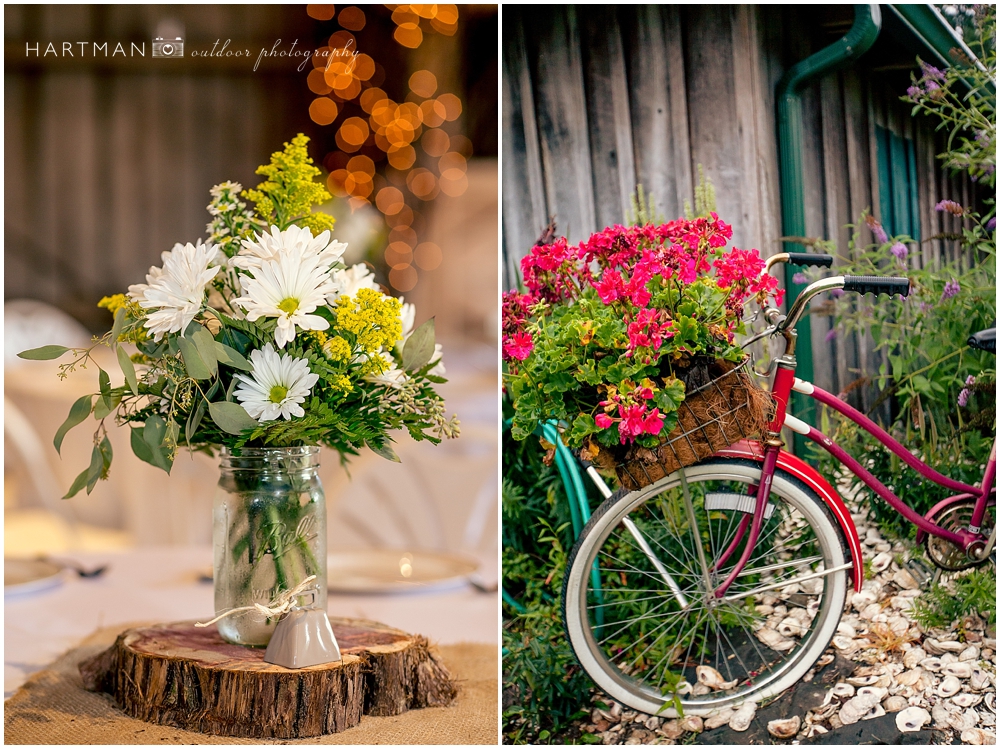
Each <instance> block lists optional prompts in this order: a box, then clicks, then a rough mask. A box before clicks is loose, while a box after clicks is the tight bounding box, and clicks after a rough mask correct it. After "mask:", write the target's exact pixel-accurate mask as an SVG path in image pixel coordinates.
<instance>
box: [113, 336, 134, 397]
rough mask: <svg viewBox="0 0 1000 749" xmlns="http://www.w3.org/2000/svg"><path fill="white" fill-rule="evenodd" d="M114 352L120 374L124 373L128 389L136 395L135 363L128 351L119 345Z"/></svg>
mask: <svg viewBox="0 0 1000 749" xmlns="http://www.w3.org/2000/svg"><path fill="white" fill-rule="evenodd" d="M116 354H117V355H118V366H119V367H121V368H122V374H123V375H125V382H127V383H128V386H129V389H130V390H131V391H132V395H138V394H139V380H138V378H137V377H136V376H135V365H134V364H133V363H132V360H131V359H130V358H129V356H128V352H127V351H125V349H123V348H122V347H121V346H118V347H117V349H116Z"/></svg>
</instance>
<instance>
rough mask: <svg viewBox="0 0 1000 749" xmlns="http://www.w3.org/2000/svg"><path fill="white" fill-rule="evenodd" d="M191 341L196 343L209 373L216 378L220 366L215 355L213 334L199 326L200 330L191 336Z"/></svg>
mask: <svg viewBox="0 0 1000 749" xmlns="http://www.w3.org/2000/svg"><path fill="white" fill-rule="evenodd" d="M191 340H192V341H194V345H195V347H196V348H197V349H198V355H199V356H200V357H201V360H202V361H203V362H205V366H206V367H208V371H209V372H211V373H212V377H215V375H216V374H218V371H219V364H218V359H217V358H216V355H215V339H214V338H213V337H212V334H211V333H209V332H208V330H207V329H206V328H205V327H204V326H202V325H199V326H198V329H197V330H195V331H194V332H193V333H192V334H191Z"/></svg>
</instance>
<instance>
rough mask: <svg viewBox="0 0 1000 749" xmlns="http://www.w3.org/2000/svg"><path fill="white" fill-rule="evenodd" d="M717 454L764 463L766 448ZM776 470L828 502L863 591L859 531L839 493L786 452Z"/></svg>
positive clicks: (750, 445)
mask: <svg viewBox="0 0 1000 749" xmlns="http://www.w3.org/2000/svg"><path fill="white" fill-rule="evenodd" d="M715 454H716V455H717V456H719V457H721V458H744V459H749V460H753V461H755V462H757V463H762V462H763V461H764V448H763V447H762V446H761V444H760V443H759V442H751V441H750V440H741V441H739V442H737V443H736V444H735V445H732V446H730V447H727V448H726V449H725V450H719V452H717V453H715ZM777 468H780V469H781V470H782V471H785V472H786V473H789V474H791V475H792V476H794V477H795V478H797V479H798V480H799V481H801V482H802V483H804V484H805V485H806V486H808V487H809V488H810V489H812V490H813V491H814V492H816V493H817V494H818V495H819V496H821V497H822V498H823V501H824V502H826V506H827V507H828V508H830V512H832V513H833V516H834V517H835V518H836V519H837V522H838V523H839V524H840V529H841V531H843V533H844V539H845V540H846V541H847V547H848V549H849V551H850V553H851V561H852V562H853V565H854V589H855V590H861V584H862V583H863V582H864V576H865V570H864V564H862V558H863V557H862V548H861V539H860V538H858V529H857V528H856V527H855V526H854V520H852V519H851V513H850V511H849V510H848V509H847V505H845V504H844V500H842V499H841V498H840V495H839V494H837V491H836V489H834V488H833V487H832V486H830V482H829V481H827V480H826V479H825V478H823V476H821V475H820V474H819V473H818V472H817V471H816V469H815V468H813V467H812V466H811V465H809V464H808V463H806V462H805V461H804V460H802V459H801V458H797V457H795V456H794V455H792V454H791V453H788V452H785V451H784V450H782V451H781V452H779V453H778V464H777Z"/></svg>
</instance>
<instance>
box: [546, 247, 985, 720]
mask: <svg viewBox="0 0 1000 749" xmlns="http://www.w3.org/2000/svg"><path fill="white" fill-rule="evenodd" d="M781 262H795V263H798V264H808V265H825V266H829V265H830V263H831V262H832V258H830V257H829V256H817V255H808V254H802V253H798V254H791V253H782V254H780V255H776V256H774V257H773V258H771V259H770V260H769V262H768V268H770V267H771V266H773V265H775V264H776V263H781ZM765 272H766V271H765ZM833 289H843V290H844V291H853V292H858V293H861V294H866V293H872V294H888V295H896V294H902V295H904V296H905V295H906V294H907V293H908V292H909V281H908V280H907V279H905V278H884V277H875V276H857V277H852V276H834V277H830V278H826V279H822V280H820V281H816V282H814V283H812V284H810V285H809V286H808V287H806V288H805V289H804V290H803V291H802V293H801V294H800V295H799V296H798V298H797V299H796V300H795V302H794V303H793V304H792V305H791V308H790V309H789V311H788V314H787V315H784V314H782V313H781V312H780V311H779V310H778V309H774V308H769V309H765V310H763V318H764V319H765V320H766V321H767V325H768V327H767V329H766V330H764V331H762V332H760V333H759V334H757V335H755V336H753V337H752V338H750V339H749V340H748V341H746V342H745V345H749V344H750V343H752V342H754V341H757V340H760V339H764V338H781V339H783V340H784V343H785V347H784V353H783V355H781V356H780V357H778V358H777V359H776V360H775V361H774V362H772V366H773V367H774V377H773V381H772V384H771V393H772V395H773V397H774V402H775V406H776V408H775V414H774V419H773V421H772V422H771V423H770V425H769V427H768V432H767V434H766V435H765V436H764V438H763V440H762V441H759V442H751V441H742V442H739V443H737V444H735V445H732V446H730V447H727V448H726V449H723V450H720V451H718V452H717V453H716V454H715V455H714V456H713V457H712V458H710V459H709V460H706V461H703V462H701V463H698V464H696V465H693V466H690V467H688V468H686V469H682V470H680V471H677V472H676V473H673V474H672V475H669V476H666V477H664V478H662V479H660V480H658V481H656V482H654V483H653V484H651V485H649V486H647V487H645V488H642V489H639V490H636V491H620V492H618V493H616V494H612V493H611V491H610V489H608V487H607V486H606V485H605V483H604V482H603V480H602V479H601V477H600V476H599V475H598V474H597V472H596V470H595V469H594V467H593V466H587V473H588V474H589V475H590V477H591V478H592V479H593V480H594V481H595V483H596V484H597V485H598V487H599V488H600V490H601V491H602V493H603V494H604V496H605V497H606V501H605V502H604V503H603V504H602V505H601V506H600V508H598V509H597V511H596V512H595V513H594V514H593V516H592V517H591V519H590V521H589V522H588V523H587V525H586V527H585V528H584V529H583V532H582V533H581V534H580V537H579V539H578V540H577V543H576V546H575V547H574V549H573V551H572V553H571V555H570V559H569V563H568V565H567V571H566V575H565V579H564V583H563V585H564V588H563V606H564V611H563V613H564V617H565V623H566V629H567V633H568V635H569V640H570V643H571V645H572V647H573V650H574V651H575V653H576V656H577V658H578V659H579V661H580V663H581V664H582V665H583V667H584V669H585V670H586V671H587V673H588V674H590V676H591V678H593V680H594V681H595V683H596V684H597V685H598V686H599V687H600V688H601V689H602V690H604V692H606V693H607V694H608V695H609V696H611V697H612V698H614V699H615V700H617V701H619V702H621V703H622V704H625V705H628V706H629V707H632V708H634V709H636V710H639V711H642V712H647V713H658V712H659V713H661V714H667V715H675V714H676V711H675V709H674V707H668V708H667V709H664V705H665V704H667V703H674V701H675V700H676V701H679V702H680V704H681V707H682V709H683V711H684V712H685V713H687V714H694V715H710V714H713V713H715V712H717V711H720V710H722V709H725V708H736V707H738V706H739V705H740V704H742V703H744V702H747V701H754V702H759V701H761V700H764V699H767V698H769V697H773V696H775V695H777V694H779V693H780V692H782V691H784V690H785V689H787V688H788V687H790V686H791V685H793V684H794V683H796V682H797V681H799V680H800V679H801V678H802V677H803V676H804V675H805V674H806V673H807V672H808V671H809V669H810V668H812V667H813V665H814V664H815V663H816V661H817V660H818V659H819V658H820V656H821V655H822V654H823V651H824V650H826V648H827V646H828V645H829V643H830V641H831V639H832V638H833V636H834V634H835V632H836V630H837V625H838V623H839V622H840V617H841V614H842V612H843V610H844V604H845V602H846V599H847V591H848V586H849V585H853V586H854V589H855V590H861V586H862V583H863V578H864V568H863V557H862V545H861V541H860V539H859V538H858V533H857V529H856V528H855V526H854V522H853V521H852V519H851V515H850V512H849V511H848V508H847V506H846V505H845V504H844V502H843V500H842V499H841V498H840V496H839V495H838V494H837V491H836V490H835V489H834V487H833V486H832V485H831V483H830V482H829V481H828V480H827V479H825V478H824V477H823V476H822V475H820V474H819V473H818V472H817V471H816V470H815V469H813V468H812V467H811V466H809V465H808V464H807V463H805V462H804V461H803V460H801V459H800V458H798V457H796V456H794V455H791V454H789V453H788V452H786V451H785V450H783V449H782V448H783V444H784V443H783V442H782V439H781V435H780V432H781V428H782V427H783V426H785V427H788V428H790V429H791V430H793V431H795V432H797V433H799V434H802V435H804V436H805V437H807V438H808V439H810V440H812V441H814V442H815V443H817V444H819V445H820V446H822V447H823V448H824V449H825V450H827V451H828V452H829V453H830V454H831V455H833V456H834V457H835V458H837V460H838V461H840V462H841V463H842V464H843V465H844V466H845V467H846V468H847V469H848V470H850V471H851V472H853V473H854V474H855V475H856V476H857V477H858V478H860V479H861V480H862V481H863V482H864V483H865V484H867V485H868V486H869V487H870V488H871V489H872V490H873V491H875V492H876V493H877V494H878V495H879V496H880V497H881V498H882V499H883V500H885V501H886V502H888V503H889V504H890V505H891V506H892V507H894V508H895V509H896V510H897V511H898V512H899V513H900V514H901V515H902V516H903V517H905V518H906V519H907V520H908V521H909V522H911V523H913V524H914V525H916V526H917V527H918V529H919V533H920V534H921V538H922V539H924V540H925V541H926V548H927V552H928V555H929V557H930V559H931V560H932V561H933V562H934V563H935V564H936V565H938V566H939V567H941V568H942V569H946V570H957V569H963V568H965V567H970V566H975V565H980V564H985V563H988V562H989V561H990V559H991V552H992V550H993V548H994V544H995V540H996V527H995V509H994V508H995V502H996V489H995V487H994V479H995V476H996V445H995V444H994V447H993V452H992V454H991V457H990V460H989V463H988V464H987V466H986V470H985V473H984V475H983V479H982V482H981V483H980V484H979V485H978V486H973V485H970V484H965V483H963V482H961V481H955V480H954V479H951V478H948V477H947V476H944V475H942V474H941V473H939V472H938V471H936V470H934V469H933V468H931V467H930V466H928V465H927V464H926V463H924V462H923V461H921V460H920V459H919V458H917V457H916V456H915V455H913V454H912V453H911V452H909V451H908V450H907V449H906V448H904V447H903V446H902V445H901V444H900V443H899V442H897V441H896V440H895V439H893V437H892V436H891V435H889V434H888V433H887V432H886V431H885V430H884V429H882V428H881V427H879V426H878V425H877V424H875V423H874V422H873V421H871V419H869V418H868V417H866V416H865V415H864V414H862V413H860V412H859V411H857V410H856V409H854V408H852V407H851V406H849V405H848V404H847V403H845V402H843V401H841V400H840V399H839V398H837V397H836V396H835V395H832V394H830V393H828V392H826V391H824V390H823V389H822V388H819V387H816V386H815V385H813V384H812V383H809V382H805V381H803V380H801V379H798V378H796V377H795V366H796V360H795V344H796V334H795V325H796V323H798V322H799V320H800V319H801V317H802V316H803V314H804V313H805V311H806V308H807V305H808V304H809V301H810V300H811V299H812V298H813V297H815V296H816V295H817V294H821V293H823V292H826V291H831V290H833ZM995 340H996V334H995V329H990V330H988V331H981V332H979V333H976V334H975V335H974V336H972V337H971V338H970V339H969V344H970V345H971V346H973V347H976V348H979V349H983V350H987V351H991V352H995ZM793 391H794V392H799V393H802V394H804V395H806V396H808V397H811V398H813V399H815V400H817V401H819V402H820V403H822V404H824V405H826V406H828V407H830V408H832V409H834V410H836V411H837V412H839V413H841V414H843V415H844V416H845V417H847V418H848V419H850V420H851V421H853V422H855V423H856V424H858V425H859V426H860V427H861V428H862V429H864V430H866V431H867V432H869V433H870V434H872V435H873V436H875V437H876V438H877V439H878V440H879V441H880V442H881V443H882V444H883V445H885V446H886V447H887V448H888V449H889V450H891V451H892V452H893V453H895V454H896V455H898V456H899V457H900V458H901V459H902V460H903V461H904V462H905V463H906V464H907V465H908V466H910V467H911V468H913V469H914V470H915V471H917V473H918V474H919V475H920V476H922V477H923V479H924V480H926V481H930V482H932V483H934V484H937V485H939V486H941V487H943V488H945V489H947V490H949V491H951V492H953V494H952V496H950V497H948V498H947V499H944V500H943V501H941V502H940V503H938V504H937V505H936V506H935V507H934V508H932V509H931V510H930V511H929V512H928V513H927V514H926V515H924V516H921V515H920V514H918V513H917V512H915V511H914V510H913V509H912V508H910V507H909V506H907V505H906V503H905V502H903V501H902V500H901V499H900V498H899V497H897V496H896V495H895V494H893V493H892V492H891V491H890V490H889V489H887V488H886V486H885V485H884V484H883V483H882V482H881V481H879V479H878V478H877V477H876V476H873V475H872V474H871V473H870V472H869V471H868V470H867V469H866V468H865V466H863V465H862V464H861V463H859V462H858V461H857V460H855V459H854V458H853V457H851V456H850V455H849V454H848V453H847V452H845V451H844V450H843V449H842V448H841V447H839V446H838V445H837V444H836V443H834V442H833V441H832V440H831V439H830V438H829V437H827V436H826V435H824V434H822V433H821V432H819V431H818V430H817V429H816V428H814V427H811V426H809V425H808V424H805V423H804V422H802V421H801V420H799V419H797V418H795V417H794V416H793V415H791V414H789V413H788V412H787V405H788V401H789V398H790V396H791V393H792V392H793Z"/></svg>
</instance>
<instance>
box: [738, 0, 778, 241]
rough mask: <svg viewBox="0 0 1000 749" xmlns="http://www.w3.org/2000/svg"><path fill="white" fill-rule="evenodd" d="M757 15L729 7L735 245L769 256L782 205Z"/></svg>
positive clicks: (744, 8)
mask: <svg viewBox="0 0 1000 749" xmlns="http://www.w3.org/2000/svg"><path fill="white" fill-rule="evenodd" d="M761 13H762V8H761V6H751V5H736V6H733V23H732V28H733V58H732V63H733V76H734V80H735V88H736V91H737V92H743V93H742V95H738V96H737V98H736V115H737V135H738V137H739V138H740V154H741V165H742V169H741V175H740V176H741V181H742V184H741V187H740V194H741V195H742V196H743V200H742V206H741V207H742V210H743V227H742V231H743V236H742V237H739V238H737V237H735V236H734V243H735V244H737V245H740V244H741V243H742V245H743V246H747V245H748V246H751V247H756V248H757V249H758V250H759V251H760V253H761V255H762V256H763V257H769V256H771V255H773V254H775V253H777V252H780V251H781V249H780V248H781V242H780V237H781V222H780V212H781V205H780V197H779V184H780V177H779V173H778V152H777V141H776V139H775V138H774V133H775V132H777V131H776V124H775V121H774V85H772V83H771V80H770V75H769V61H768V59H767V57H768V53H767V50H766V49H765V48H764V47H763V44H764V39H763V35H764V33H766V25H765V24H766V22H764V21H763V20H762V18H761ZM762 26H764V29H763V30H762V28H761V27H762ZM734 230H735V227H734Z"/></svg>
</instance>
